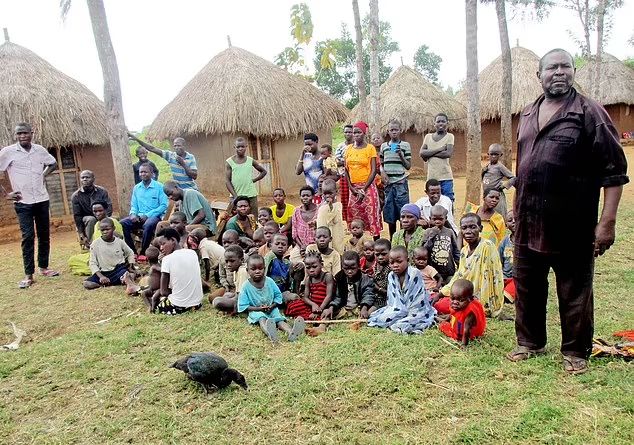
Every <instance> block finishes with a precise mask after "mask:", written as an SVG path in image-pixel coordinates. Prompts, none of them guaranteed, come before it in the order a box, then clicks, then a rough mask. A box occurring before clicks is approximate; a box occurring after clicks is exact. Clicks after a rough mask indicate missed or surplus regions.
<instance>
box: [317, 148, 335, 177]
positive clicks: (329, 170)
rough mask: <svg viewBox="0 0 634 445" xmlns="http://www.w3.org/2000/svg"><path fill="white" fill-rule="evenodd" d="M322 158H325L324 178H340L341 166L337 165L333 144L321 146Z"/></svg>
mask: <svg viewBox="0 0 634 445" xmlns="http://www.w3.org/2000/svg"><path fill="white" fill-rule="evenodd" d="M320 154H321V159H323V166H324V173H323V176H324V179H332V180H334V181H336V180H337V179H339V167H337V159H336V158H335V157H334V156H333V155H332V146H331V145H329V144H324V145H322V146H321V148H320Z"/></svg>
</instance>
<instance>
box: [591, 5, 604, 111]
mask: <svg viewBox="0 0 634 445" xmlns="http://www.w3.org/2000/svg"><path fill="white" fill-rule="evenodd" d="M605 3H606V0H599V4H598V5H597V55H596V57H595V60H594V62H595V65H594V83H593V85H592V86H593V88H592V91H591V92H590V94H591V95H592V97H593V98H594V99H595V100H599V95H600V94H601V68H603V67H602V66H601V62H602V60H603V25H604V22H605V8H606V4H605Z"/></svg>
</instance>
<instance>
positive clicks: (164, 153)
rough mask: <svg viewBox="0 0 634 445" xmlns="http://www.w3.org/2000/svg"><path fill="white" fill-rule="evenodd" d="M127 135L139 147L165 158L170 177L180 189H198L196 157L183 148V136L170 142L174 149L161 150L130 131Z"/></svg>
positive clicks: (184, 144) (185, 144)
mask: <svg viewBox="0 0 634 445" xmlns="http://www.w3.org/2000/svg"><path fill="white" fill-rule="evenodd" d="M128 137H129V138H130V139H131V140H133V141H135V142H137V143H138V144H139V145H141V147H143V148H145V149H146V150H148V151H151V152H152V153H154V154H157V155H159V156H160V157H162V158H163V159H165V160H166V161H167V162H168V163H169V165H170V169H171V170H172V179H173V180H174V181H176V182H177V183H178V185H179V186H180V188H182V189H194V190H198V186H196V182H194V181H195V180H196V178H198V166H197V165H196V158H195V157H194V155H193V154H191V153H189V152H187V151H186V150H185V148H186V147H187V143H186V142H185V139H183V138H176V139H174V141H173V142H172V148H173V149H174V151H169V150H161V149H160V148H157V147H155V146H153V145H150V144H148V143H147V142H144V141H142V140H141V139H139V138H137V137H136V136H134V135H133V134H132V133H128Z"/></svg>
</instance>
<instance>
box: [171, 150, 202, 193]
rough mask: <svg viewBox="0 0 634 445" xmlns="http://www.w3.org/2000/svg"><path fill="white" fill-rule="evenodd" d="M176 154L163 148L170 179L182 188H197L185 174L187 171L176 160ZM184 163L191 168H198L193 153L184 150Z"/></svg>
mask: <svg viewBox="0 0 634 445" xmlns="http://www.w3.org/2000/svg"><path fill="white" fill-rule="evenodd" d="M177 158H178V155H177V154H176V152H173V151H169V150H163V159H165V160H166V161H167V162H168V163H169V165H170V169H171V170H172V179H173V180H174V181H176V182H177V183H178V185H179V186H180V188H182V189H195V190H198V186H196V183H195V182H194V180H193V179H192V178H190V177H189V176H187V172H186V171H185V169H184V168H183V166H182V165H180V164H179V163H178V161H177ZM183 159H185V163H186V164H187V167H189V168H190V169H191V170H198V165H197V164H196V158H195V157H194V155H193V154H191V153H188V152H185V157H184V158H183Z"/></svg>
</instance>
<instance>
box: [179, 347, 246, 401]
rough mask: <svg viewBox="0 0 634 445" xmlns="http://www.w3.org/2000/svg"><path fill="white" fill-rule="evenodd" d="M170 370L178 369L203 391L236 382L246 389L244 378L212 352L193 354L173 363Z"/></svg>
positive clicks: (220, 387) (224, 386)
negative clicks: (203, 389) (199, 385)
mask: <svg viewBox="0 0 634 445" xmlns="http://www.w3.org/2000/svg"><path fill="white" fill-rule="evenodd" d="M171 367H172V368H176V369H180V370H181V371H183V372H184V373H185V374H187V377H189V378H190V379H191V380H193V381H195V382H198V383H200V384H201V385H203V388H205V391H207V392H208V391H209V389H210V387H211V389H214V388H215V389H222V388H226V387H227V386H229V385H230V384H231V382H236V383H237V384H238V385H240V386H241V387H242V388H244V389H247V388H248V386H247V381H246V380H245V379H244V376H243V375H242V374H240V373H239V372H238V371H236V370H235V369H233V368H230V367H229V365H228V364H227V361H226V360H225V359H224V358H222V357H220V356H219V355H217V354H214V353H213V352H194V353H193V354H189V355H188V356H186V357H183V358H182V359H180V360H177V361H176V362H174V364H173V365H172V366H171Z"/></svg>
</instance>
